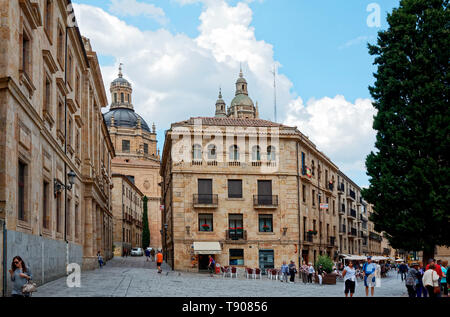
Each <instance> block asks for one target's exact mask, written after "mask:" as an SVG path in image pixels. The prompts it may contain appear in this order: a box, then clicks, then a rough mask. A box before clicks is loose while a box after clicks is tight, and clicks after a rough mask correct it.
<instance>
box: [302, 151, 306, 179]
mask: <svg viewBox="0 0 450 317" xmlns="http://www.w3.org/2000/svg"><path fill="white" fill-rule="evenodd" d="M305 160H306V159H305V153H304V152H302V175H306V164H305Z"/></svg>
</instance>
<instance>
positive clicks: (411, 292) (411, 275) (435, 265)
mask: <svg viewBox="0 0 450 317" xmlns="http://www.w3.org/2000/svg"><path fill="white" fill-rule="evenodd" d="M405 266H406V264H405ZM404 271H405V268H402V270H401V272H400V267H399V273H400V274H402V280H403V272H404ZM404 280H405V285H406V289H407V290H408V296H409V297H412V298H413V297H422V296H423V297H448V288H449V286H450V285H449V284H450V283H449V282H450V280H449V270H448V261H441V260H438V261H436V260H435V259H430V260H428V264H427V266H426V267H425V268H424V267H423V265H422V263H412V264H411V267H410V268H408V267H407V266H406V274H405V279H404Z"/></svg>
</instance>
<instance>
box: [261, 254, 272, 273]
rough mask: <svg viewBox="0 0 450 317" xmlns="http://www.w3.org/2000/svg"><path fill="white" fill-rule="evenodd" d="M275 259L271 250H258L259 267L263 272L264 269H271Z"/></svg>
mask: <svg viewBox="0 0 450 317" xmlns="http://www.w3.org/2000/svg"><path fill="white" fill-rule="evenodd" d="M274 263H275V260H274V253H273V250H259V268H260V269H261V270H263V272H265V270H266V269H273V268H274V267H275V266H274Z"/></svg>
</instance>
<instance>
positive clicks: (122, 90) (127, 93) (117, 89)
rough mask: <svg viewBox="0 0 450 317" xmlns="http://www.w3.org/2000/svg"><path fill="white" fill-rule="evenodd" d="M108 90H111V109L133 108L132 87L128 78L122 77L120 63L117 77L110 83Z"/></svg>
mask: <svg viewBox="0 0 450 317" xmlns="http://www.w3.org/2000/svg"><path fill="white" fill-rule="evenodd" d="M109 91H110V92H111V100H112V103H111V110H112V109H116V108H127V109H133V104H132V102H131V95H132V93H133V89H132V88H131V84H130V83H129V82H128V80H126V79H125V78H123V75H122V64H120V65H119V77H117V78H116V79H114V81H113V82H112V83H111V87H110V89H109Z"/></svg>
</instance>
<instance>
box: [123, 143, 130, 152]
mask: <svg viewBox="0 0 450 317" xmlns="http://www.w3.org/2000/svg"><path fill="white" fill-rule="evenodd" d="M122 152H125V153H130V141H129V140H122Z"/></svg>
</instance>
